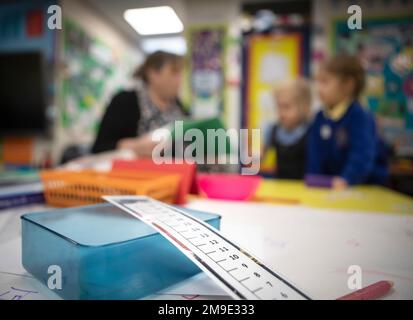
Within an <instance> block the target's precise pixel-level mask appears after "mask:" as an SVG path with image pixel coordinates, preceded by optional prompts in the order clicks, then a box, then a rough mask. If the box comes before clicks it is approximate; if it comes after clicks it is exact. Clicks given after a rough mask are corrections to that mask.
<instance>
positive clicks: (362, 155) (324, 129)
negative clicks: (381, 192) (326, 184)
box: [307, 101, 387, 185]
mask: <svg viewBox="0 0 413 320" xmlns="http://www.w3.org/2000/svg"><path fill="white" fill-rule="evenodd" d="M383 158H385V156H384V155H383V148H381V144H380V139H379V137H378V135H377V132H376V125H375V121H374V118H373V115H372V114H371V113H370V112H369V111H367V110H365V109H364V108H363V107H362V106H361V105H360V103H358V102H357V101H354V102H352V103H345V102H343V103H341V104H339V105H338V106H336V107H335V108H333V109H332V110H331V111H327V110H322V111H320V112H318V114H317V115H316V117H315V119H314V122H313V124H312V126H311V129H310V132H309V138H308V155H307V173H309V174H322V175H330V176H340V177H342V178H344V179H345V180H346V181H347V182H348V183H349V184H351V185H353V184H360V183H380V184H383V183H385V182H386V180H387V164H386V163H385V161H383Z"/></svg>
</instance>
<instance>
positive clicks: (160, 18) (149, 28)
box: [123, 6, 184, 35]
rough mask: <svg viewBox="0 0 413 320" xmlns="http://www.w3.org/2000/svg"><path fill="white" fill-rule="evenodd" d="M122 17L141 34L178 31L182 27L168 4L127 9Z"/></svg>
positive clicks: (181, 29) (180, 30)
mask: <svg viewBox="0 0 413 320" xmlns="http://www.w3.org/2000/svg"><path fill="white" fill-rule="evenodd" d="M123 17H124V18H125V20H126V21H127V22H128V23H129V24H130V25H131V26H132V28H134V29H135V30H136V32H138V33H139V34H141V35H154V34H167V33H179V32H182V31H183V29H184V26H183V24H182V21H181V20H180V19H179V17H178V16H177V14H176V12H175V10H174V9H172V8H171V7H169V6H161V7H150V8H140V9H128V10H126V11H125V13H124V14H123Z"/></svg>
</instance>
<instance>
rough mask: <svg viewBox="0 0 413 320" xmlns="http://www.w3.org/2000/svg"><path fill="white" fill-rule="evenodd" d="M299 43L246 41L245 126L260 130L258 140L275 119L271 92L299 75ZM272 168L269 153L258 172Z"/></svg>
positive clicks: (274, 38) (270, 38)
mask: <svg viewBox="0 0 413 320" xmlns="http://www.w3.org/2000/svg"><path fill="white" fill-rule="evenodd" d="M302 42H303V39H302V35H301V34H300V33H285V34H275V35H253V36H251V37H250V38H249V40H248V44H247V45H248V49H247V56H248V58H247V75H245V78H246V79H247V85H246V90H247V97H246V106H245V109H246V110H245V125H246V127H247V128H248V129H252V128H260V129H261V130H262V131H261V132H262V134H261V139H263V138H264V136H263V133H264V132H266V131H267V130H268V128H270V126H271V124H273V123H274V121H275V119H276V113H275V103H274V98H273V96H274V90H275V89H276V87H277V86H278V85H280V84H281V83H283V82H284V81H288V80H291V79H294V78H295V77H297V76H298V75H299V74H301V73H302ZM252 143H254V144H258V143H259V141H252ZM274 164H275V152H274V150H272V151H271V152H268V154H267V156H266V158H265V159H264V161H263V163H262V164H261V171H262V172H264V173H270V172H273V171H274Z"/></svg>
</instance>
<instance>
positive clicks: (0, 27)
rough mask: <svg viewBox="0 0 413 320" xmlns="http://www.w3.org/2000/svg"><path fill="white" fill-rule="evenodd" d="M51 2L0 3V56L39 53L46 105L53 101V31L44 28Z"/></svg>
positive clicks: (52, 1) (44, 0) (53, 0)
mask: <svg viewBox="0 0 413 320" xmlns="http://www.w3.org/2000/svg"><path fill="white" fill-rule="evenodd" d="M56 2H57V1H55V0H38V1H14V2H13V3H11V2H4V3H0V52H13V53H14V52H28V51H39V52H41V53H42V55H43V57H44V59H45V64H46V65H47V66H48V68H47V69H46V70H45V75H46V81H47V102H48V103H51V102H52V101H53V98H54V93H55V86H54V67H53V66H54V65H55V53H56V51H55V47H56V45H55V44H56V31H55V30H51V29H49V28H48V27H47V20H48V14H47V8H48V7H49V6H51V5H54V4H56Z"/></svg>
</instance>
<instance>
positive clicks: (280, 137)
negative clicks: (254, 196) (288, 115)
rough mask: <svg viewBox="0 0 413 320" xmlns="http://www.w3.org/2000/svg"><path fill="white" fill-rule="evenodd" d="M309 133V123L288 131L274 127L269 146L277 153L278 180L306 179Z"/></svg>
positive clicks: (278, 126) (276, 171) (276, 173)
mask: <svg viewBox="0 0 413 320" xmlns="http://www.w3.org/2000/svg"><path fill="white" fill-rule="evenodd" d="M307 133H308V124H307V123H303V124H302V125H300V126H298V127H297V128H295V129H293V130H286V129H284V128H283V127H282V126H280V125H277V124H275V125H274V126H273V127H272V129H271V133H270V138H269V144H268V146H271V147H273V148H274V149H275V152H276V156H277V163H276V170H275V177H276V178H279V179H302V178H303V177H304V173H305V168H306V149H307Z"/></svg>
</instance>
